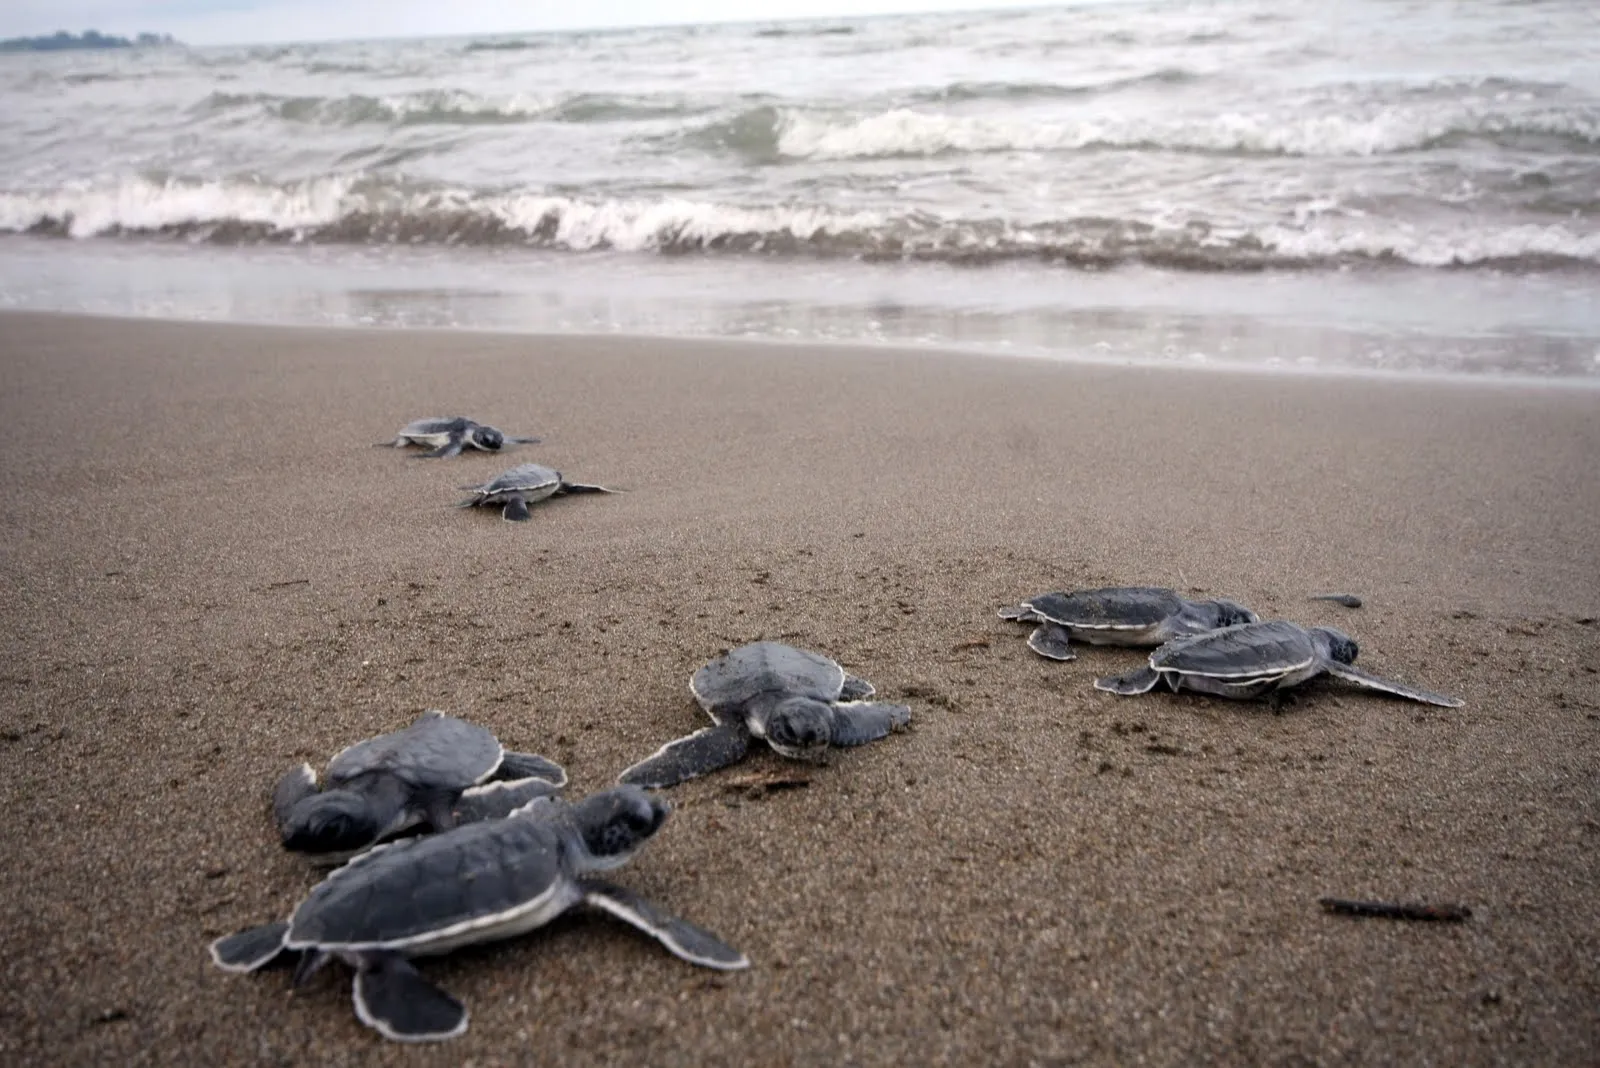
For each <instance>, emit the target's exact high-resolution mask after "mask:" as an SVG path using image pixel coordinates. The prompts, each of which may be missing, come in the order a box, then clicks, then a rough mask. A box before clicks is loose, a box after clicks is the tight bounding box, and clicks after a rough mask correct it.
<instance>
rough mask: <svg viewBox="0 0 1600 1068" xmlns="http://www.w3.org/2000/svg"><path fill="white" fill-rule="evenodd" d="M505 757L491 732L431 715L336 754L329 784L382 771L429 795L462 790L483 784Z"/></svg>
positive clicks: (328, 776) (329, 776) (449, 717)
mask: <svg viewBox="0 0 1600 1068" xmlns="http://www.w3.org/2000/svg"><path fill="white" fill-rule="evenodd" d="M504 756H505V748H504V747H503V746H501V744H500V741H499V739H497V738H496V737H495V736H494V734H493V732H491V731H489V730H487V729H485V728H483V727H480V726H478V725H477V724H475V723H468V722H467V721H466V720H464V719H456V718H455V717H454V716H446V715H442V714H438V713H430V714H428V715H425V716H423V717H422V718H421V719H419V720H417V721H416V722H415V723H413V724H412V725H411V726H409V727H406V728H405V729H404V730H398V731H394V732H393V733H391V734H380V735H379V736H378V737H376V738H369V739H367V740H366V741H364V742H357V743H356V744H354V745H352V746H349V747H348V748H346V749H343V750H341V751H340V752H339V753H338V754H337V755H335V756H334V758H333V759H332V760H331V761H329V762H328V770H327V779H328V785H329V786H333V787H337V786H338V785H340V784H341V783H345V782H349V781H350V780H351V779H354V778H356V777H357V776H360V775H368V774H371V773H373V772H381V773H384V774H388V775H393V776H395V777H396V778H399V779H401V780H403V781H405V782H407V783H410V784H411V785H412V786H416V787H420V788H422V789H429V790H464V789H466V788H467V787H469V786H472V785H475V784H476V783H479V782H482V781H483V780H484V779H486V778H488V777H489V776H490V775H492V774H493V773H494V771H495V769H496V768H498V767H499V766H500V761H501V760H502V759H503V758H504Z"/></svg>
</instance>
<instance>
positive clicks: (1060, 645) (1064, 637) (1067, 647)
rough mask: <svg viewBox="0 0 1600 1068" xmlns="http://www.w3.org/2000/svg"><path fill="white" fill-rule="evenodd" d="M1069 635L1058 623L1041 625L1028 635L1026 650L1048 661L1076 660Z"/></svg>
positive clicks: (1076, 655) (1076, 656)
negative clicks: (1030, 650)
mask: <svg viewBox="0 0 1600 1068" xmlns="http://www.w3.org/2000/svg"><path fill="white" fill-rule="evenodd" d="M1071 638H1072V635H1071V633H1070V632H1069V631H1068V630H1067V628H1066V627H1063V626H1062V625H1061V624H1059V623H1041V624H1040V625H1039V626H1037V627H1035V628H1033V633H1032V634H1030V635H1028V648H1029V649H1032V650H1033V651H1034V652H1036V653H1038V654H1039V655H1040V656H1042V657H1045V658H1047V659H1049V660H1076V659H1078V654H1077V653H1075V652H1073V651H1072V646H1071Z"/></svg>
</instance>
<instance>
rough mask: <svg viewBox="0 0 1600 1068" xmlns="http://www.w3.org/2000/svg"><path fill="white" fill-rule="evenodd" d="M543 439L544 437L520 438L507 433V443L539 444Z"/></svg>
mask: <svg viewBox="0 0 1600 1068" xmlns="http://www.w3.org/2000/svg"><path fill="white" fill-rule="evenodd" d="M543 440H544V439H543V438H519V437H513V436H512V435H510V434H507V435H506V444H507V445H537V444H539V443H540V442H541V441H543Z"/></svg>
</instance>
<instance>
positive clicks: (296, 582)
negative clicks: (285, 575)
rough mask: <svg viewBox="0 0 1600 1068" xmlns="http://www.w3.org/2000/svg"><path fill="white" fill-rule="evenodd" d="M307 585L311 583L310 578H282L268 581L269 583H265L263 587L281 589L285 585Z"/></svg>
mask: <svg viewBox="0 0 1600 1068" xmlns="http://www.w3.org/2000/svg"><path fill="white" fill-rule="evenodd" d="M309 585H311V580H310V579H284V580H283V581H282V582H269V583H267V585H266V586H265V588H266V589H269V590H281V589H283V588H284V587H285V586H309Z"/></svg>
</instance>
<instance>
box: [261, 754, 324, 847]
mask: <svg viewBox="0 0 1600 1068" xmlns="http://www.w3.org/2000/svg"><path fill="white" fill-rule="evenodd" d="M317 792H318V790H317V773H316V770H315V769H313V768H312V767H311V765H310V764H301V765H300V766H299V767H298V768H295V769H294V770H293V771H291V772H289V773H288V774H287V775H285V776H284V777H283V778H281V779H279V780H278V785H277V786H275V787H273V789H272V818H273V820H274V821H275V822H276V823H277V824H278V833H279V834H280V835H282V836H283V837H284V838H287V837H289V831H290V829H291V828H290V821H289V814H290V813H291V812H293V811H294V806H296V805H298V804H299V803H300V802H301V801H304V800H305V799H306V798H308V797H310V796H311V795H312V794H314V793H317Z"/></svg>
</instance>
